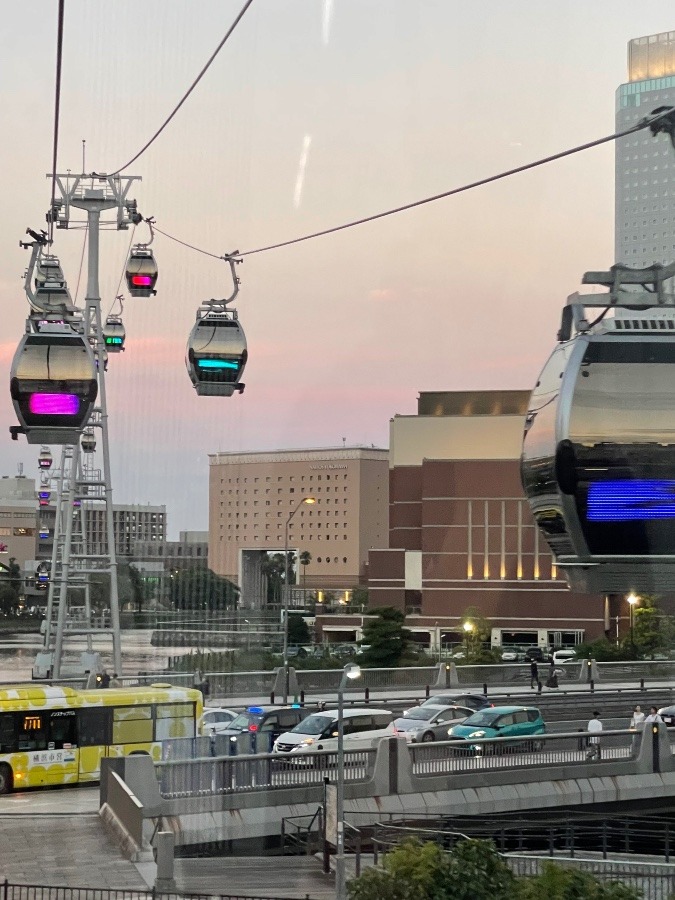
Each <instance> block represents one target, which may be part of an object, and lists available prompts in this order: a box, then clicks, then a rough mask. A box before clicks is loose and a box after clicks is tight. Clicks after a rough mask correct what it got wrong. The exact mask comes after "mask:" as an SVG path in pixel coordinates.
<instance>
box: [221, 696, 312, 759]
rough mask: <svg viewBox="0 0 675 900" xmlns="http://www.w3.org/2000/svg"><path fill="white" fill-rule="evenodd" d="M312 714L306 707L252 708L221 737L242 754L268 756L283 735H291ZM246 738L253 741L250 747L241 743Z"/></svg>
mask: <svg viewBox="0 0 675 900" xmlns="http://www.w3.org/2000/svg"><path fill="white" fill-rule="evenodd" d="M311 712H312V710H311V709H306V708H305V707H303V706H249V707H247V708H246V709H245V710H244V711H243V712H240V713H239V715H238V716H237V718H236V719H233V720H232V721H231V722H230V724H229V725H228V727H227V728H226V729H225V730H224V731H221V732H220V735H221V736H222V735H225V736H226V737H229V738H230V740H231V742H232V743H233V744H237V747H238V749H239V750H240V751H242V752H247V751H250V750H253V751H255V752H258V753H266V752H267V751H268V750H271V748H272V744H273V743H274V741H276V739H277V738H278V737H279V735H280V734H284V733H285V732H287V731H290V730H291V728H294V727H295V726H296V725H297V724H298V722H302V720H303V719H304V718H306V717H307V716H308V715H309V714H310V713H311ZM246 734H249V735H250V737H251V741H250V746H247V743H248V742H246V741H242V740H241V738H242V736H243V735H246Z"/></svg>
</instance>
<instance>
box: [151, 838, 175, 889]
mask: <svg viewBox="0 0 675 900" xmlns="http://www.w3.org/2000/svg"><path fill="white" fill-rule="evenodd" d="M174 840H175V839H174V835H173V832H172V831H160V832H158V833H157V836H156V837H155V854H156V855H155V858H156V860H157V875H156V876H155V890H156V891H157V892H158V893H162V894H169V893H173V892H174V891H175V890H176V880H175V879H174V877H173V850H174Z"/></svg>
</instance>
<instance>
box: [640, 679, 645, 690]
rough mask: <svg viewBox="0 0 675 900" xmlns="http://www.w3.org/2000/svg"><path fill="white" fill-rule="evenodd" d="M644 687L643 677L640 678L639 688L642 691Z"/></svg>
mask: <svg viewBox="0 0 675 900" xmlns="http://www.w3.org/2000/svg"><path fill="white" fill-rule="evenodd" d="M644 689H645V680H644V678H641V679H640V690H641V691H644Z"/></svg>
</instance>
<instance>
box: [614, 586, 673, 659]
mask: <svg viewBox="0 0 675 900" xmlns="http://www.w3.org/2000/svg"><path fill="white" fill-rule="evenodd" d="M633 639H634V644H635V646H634V647H633V646H632V645H631V639H630V634H629V635H628V636H627V637H626V638H625V639H624V642H623V643H624V647H625V649H630V650H634V652H636V653H637V654H638V656H653V655H654V653H656V652H657V651H658V650H670V649H672V647H673V644H674V642H675V622H674V620H673V617H672V616H667V615H665V614H664V613H663V610H662V609H661V607H660V606H659V598H658V597H656V596H654V595H653V594H641V595H640V597H639V604H637V605H636V606H635V608H634V610H633Z"/></svg>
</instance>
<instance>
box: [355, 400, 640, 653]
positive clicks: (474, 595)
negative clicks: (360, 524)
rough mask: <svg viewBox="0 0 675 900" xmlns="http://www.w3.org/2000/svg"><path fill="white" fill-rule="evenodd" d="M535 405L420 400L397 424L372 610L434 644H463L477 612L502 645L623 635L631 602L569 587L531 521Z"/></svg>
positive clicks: (372, 570) (373, 571)
mask: <svg viewBox="0 0 675 900" xmlns="http://www.w3.org/2000/svg"><path fill="white" fill-rule="evenodd" d="M528 398H529V392H526V391H483V392H468V393H465V392H442V393H422V394H420V397H419V404H418V415H416V416H395V417H394V418H393V419H392V421H391V443H390V460H389V466H390V468H389V548H388V549H384V548H383V549H374V550H371V551H370V554H369V590H370V606H372V607H376V606H395V607H397V608H399V609H402V610H405V611H406V613H407V614H408V624H409V626H410V627H412V629H413V631H418V632H419V635H418V636H419V637H420V638H421V639H422V641H423V642H426V641H427V637H426V636H427V635H428V640H429V642H430V644H431V646H432V647H434V646H436V645H437V644H438V642H439V641H443V642H448V641H452V640H461V628H462V620H463V616H464V614H465V612H466V610H467V609H468V608H469V607H475V608H477V609H478V610H479V611H480V613H481V614H482V615H483V616H485V617H486V618H488V619H490V620H491V625H492V644H493V645H494V646H499V645H500V644H502V643H504V644H510V643H538V644H539V645H541V646H543V645H546V644H547V645H560V644H574V643H578V642H580V641H583V640H589V639H594V638H597V637H601V636H602V635H603V634H605V633H607V634H609V635H610V636H614V634H615V633H616V630H617V628H618V627H619V625H621V629H622V630H623V628H625V623H624V622H623V619H624V618H626V617H627V616H628V608H627V606H626V604H625V603H623V602H622V599H623V598H620V597H618V598H604V597H601V596H591V595H582V594H577V593H574V592H572V591H570V590H569V589H568V587H567V584H566V582H565V580H564V577H563V576H562V575H561V574H559V573H558V572H557V570H556V567H555V564H554V561H553V558H552V556H551V553H550V551H549V549H548V545H547V544H546V542H545V541H544V539H543V538H542V537H541V535H540V534H539V532H538V529H537V528H536V527H535V525H534V522H533V520H532V518H531V516H530V512H529V507H528V504H527V501H526V500H525V498H524V495H523V491H522V487H521V484H520V463H519V458H520V450H521V440H522V434H523V420H524V415H525V411H526V407H527V401H528ZM624 606H626V608H625V609H624V608H623V607H624ZM617 616H619V617H620V618H621V620H622V621H621V622H619V621H618V619H617Z"/></svg>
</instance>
